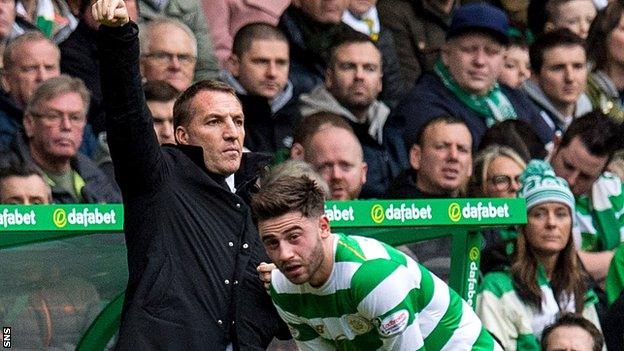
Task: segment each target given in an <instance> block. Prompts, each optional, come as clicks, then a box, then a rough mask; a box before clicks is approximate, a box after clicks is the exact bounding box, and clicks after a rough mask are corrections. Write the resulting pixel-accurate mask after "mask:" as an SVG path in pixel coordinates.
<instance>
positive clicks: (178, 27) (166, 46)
mask: <svg viewBox="0 0 624 351" xmlns="http://www.w3.org/2000/svg"><path fill="white" fill-rule="evenodd" d="M139 36H140V43H141V60H140V65H141V66H140V67H141V75H142V76H143V78H144V79H145V81H148V82H149V81H152V80H164V81H166V82H167V83H169V84H171V85H173V87H174V88H176V89H178V90H179V91H184V90H186V88H188V87H190V86H191V84H193V75H194V73H193V72H194V71H193V69H194V68H195V63H196V61H197V54H198V51H197V41H196V40H195V36H194V35H193V32H191V30H190V29H189V28H188V27H187V26H186V25H184V24H183V23H181V22H179V21H177V20H175V19H170V18H162V19H157V20H153V21H150V22H147V23H146V24H145V26H144V27H142V28H141V31H140V33H139ZM197 79H199V77H197Z"/></svg>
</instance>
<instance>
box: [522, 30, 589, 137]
mask: <svg viewBox="0 0 624 351" xmlns="http://www.w3.org/2000/svg"><path fill="white" fill-rule="evenodd" d="M530 52H531V69H532V72H533V74H532V77H531V79H529V80H527V81H526V82H525V84H524V91H526V92H527V94H528V96H529V98H531V101H532V102H533V103H534V104H535V106H536V107H537V108H538V109H539V110H540V115H541V116H542V118H543V119H544V121H545V122H546V124H548V126H549V127H550V129H551V130H552V131H553V132H563V131H565V130H566V128H567V127H568V126H569V125H570V123H572V120H573V119H574V118H578V117H580V116H582V115H584V114H585V113H587V112H590V111H591V110H592V106H591V101H590V100H589V98H588V97H587V95H585V93H584V92H583V91H584V90H585V84H586V82H587V55H586V53H585V41H584V40H583V39H581V38H580V37H579V36H578V35H576V34H574V33H572V32H570V31H569V30H568V29H566V28H561V29H557V30H555V31H551V32H548V33H545V34H543V35H542V36H540V37H538V38H537V40H536V41H535V42H534V43H533V44H532V45H531V48H530Z"/></svg>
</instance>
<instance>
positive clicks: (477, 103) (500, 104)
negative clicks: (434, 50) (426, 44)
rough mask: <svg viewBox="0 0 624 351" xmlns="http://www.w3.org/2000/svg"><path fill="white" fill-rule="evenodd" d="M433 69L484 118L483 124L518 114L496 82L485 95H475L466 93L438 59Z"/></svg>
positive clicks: (511, 117) (451, 89)
mask: <svg viewBox="0 0 624 351" xmlns="http://www.w3.org/2000/svg"><path fill="white" fill-rule="evenodd" d="M434 70H435V72H436V74H437V75H438V77H440V79H441V80H442V83H444V86H446V87H447V88H448V89H449V90H450V91H451V92H452V93H453V94H454V95H455V96H456V97H457V98H458V99H459V100H460V101H461V102H463V103H464V105H466V106H468V108H470V109H471V110H473V111H475V112H476V113H478V114H479V115H481V116H482V117H483V118H484V119H485V124H486V125H487V126H488V127H490V126H491V125H492V124H494V123H496V122H502V121H504V120H507V119H516V118H518V115H517V114H516V110H515V109H514V107H513V105H512V104H511V102H510V101H509V99H507V97H506V96H505V94H503V92H502V91H501V89H500V85H499V84H498V83H494V86H493V87H492V89H490V91H489V92H488V93H487V95H485V96H477V95H474V94H469V93H467V92H466V91H465V90H464V89H462V87H460V86H459V84H457V82H456V81H455V80H454V79H453V77H451V74H450V73H449V71H448V68H447V67H446V66H445V65H444V63H442V60H438V61H437V62H436V64H435V66H434Z"/></svg>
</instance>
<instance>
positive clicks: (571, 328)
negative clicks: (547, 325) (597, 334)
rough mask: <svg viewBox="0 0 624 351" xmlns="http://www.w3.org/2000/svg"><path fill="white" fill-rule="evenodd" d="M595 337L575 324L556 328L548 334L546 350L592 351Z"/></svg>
mask: <svg viewBox="0 0 624 351" xmlns="http://www.w3.org/2000/svg"><path fill="white" fill-rule="evenodd" d="M593 349H594V339H593V338H592V336H591V334H589V332H588V331H587V330H585V329H583V328H581V327H578V326H575V325H565V326H560V327H557V328H555V330H553V331H552V332H550V334H549V335H548V342H547V346H546V349H545V350H544V351H592V350H593Z"/></svg>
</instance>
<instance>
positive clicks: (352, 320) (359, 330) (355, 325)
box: [346, 314, 373, 335]
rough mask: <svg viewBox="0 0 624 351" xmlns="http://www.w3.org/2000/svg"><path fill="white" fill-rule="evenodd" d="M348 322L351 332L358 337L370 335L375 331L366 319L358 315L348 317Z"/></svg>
mask: <svg viewBox="0 0 624 351" xmlns="http://www.w3.org/2000/svg"><path fill="white" fill-rule="evenodd" d="M346 320H347V324H349V327H350V328H351V330H353V332H354V333H355V334H357V335H360V334H365V333H368V332H369V331H370V330H371V329H373V326H372V324H371V323H370V322H369V321H368V320H367V319H366V318H364V317H362V316H358V315H357V314H350V315H347V317H346Z"/></svg>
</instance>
